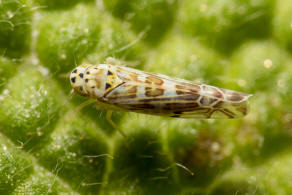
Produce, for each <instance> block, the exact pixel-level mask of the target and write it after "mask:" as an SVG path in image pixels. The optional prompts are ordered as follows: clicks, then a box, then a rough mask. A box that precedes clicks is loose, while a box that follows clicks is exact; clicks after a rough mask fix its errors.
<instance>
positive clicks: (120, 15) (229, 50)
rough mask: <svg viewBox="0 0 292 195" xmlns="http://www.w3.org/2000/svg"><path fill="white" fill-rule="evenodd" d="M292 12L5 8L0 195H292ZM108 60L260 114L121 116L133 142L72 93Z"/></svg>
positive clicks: (263, 4)
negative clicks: (82, 75) (74, 79)
mask: <svg viewBox="0 0 292 195" xmlns="http://www.w3.org/2000/svg"><path fill="white" fill-rule="evenodd" d="M291 6H292V4H291V3H290V1H289V0H279V1H274V0H268V1H266V0H248V1H244V0H223V1H215V0H198V1H192V0H184V1H176V0H148V1H142V0H138V1H134V0H130V1H126V0H104V1H102V0H97V1H94V0H74V1H63V0H59V1H55V0H54V1H49V0H2V1H1V0H0V194H131V195H132V194H145V195H146V194H186V195H189V194H196V195H199V194H200V195H201V194H212V195H217V194H227V195H229V194H230V195H231V194H232V195H233V194H271V195H276V194H277V195H278V194H283V195H286V194H292V182H291V177H292V172H291V171H292V169H291V166H292V153H291V148H292V93H291V91H292V68H291V67H292V56H291V51H292V49H291V48H292V41H291V37H292V36H291V32H292V31H291V29H292V28H291V21H292V20H291V18H292V13H291V8H292V7H291ZM109 57H112V58H114V59H107V58H109ZM107 60H111V62H113V60H115V63H117V64H122V65H128V66H133V67H134V68H137V69H141V70H145V71H150V72H155V73H161V74H166V75H169V76H173V77H179V78H183V79H188V80H191V81H194V82H202V83H206V84H210V85H214V86H219V87H223V88H228V89H233V90H238V91H243V92H246V93H251V94H253V96H252V97H251V98H250V100H251V109H250V113H249V115H248V116H246V117H244V118H242V119H235V120H203V119H202V120H199V119H188V120H187V119H175V118H167V117H158V116H150V115H143V114H136V113H130V112H129V113H124V112H114V113H113V117H112V119H113V121H114V122H115V123H116V124H117V125H118V126H119V128H120V129H122V130H123V131H124V132H125V133H126V134H127V139H125V138H123V137H122V136H121V135H120V134H119V133H118V131H116V130H115V129H114V128H113V127H112V126H111V125H110V124H109V123H108V122H107V121H106V117H105V114H106V111H104V110H97V109H96V107H95V105H94V104H92V105H89V106H86V107H84V108H82V109H80V105H81V104H82V103H84V102H85V101H86V100H87V98H85V97H81V96H79V95H73V94H72V93H71V89H72V88H71V86H70V82H69V79H68V77H69V73H70V71H71V70H72V69H73V68H74V67H75V66H77V65H80V64H83V63H91V64H99V63H105V62H106V61H107Z"/></svg>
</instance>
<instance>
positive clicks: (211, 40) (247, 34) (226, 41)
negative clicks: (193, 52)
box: [181, 0, 274, 54]
mask: <svg viewBox="0 0 292 195" xmlns="http://www.w3.org/2000/svg"><path fill="white" fill-rule="evenodd" d="M273 7H274V0H234V1H229V0H222V1H216V0H198V1H193V0H186V1H185V2H184V3H183V6H182V9H181V22H182V23H183V26H184V28H185V30H186V31H188V32H189V33H190V34H192V35H193V36H195V37H199V38H201V39H202V41H203V42H205V43H206V44H208V45H209V46H210V47H214V48H216V49H218V50H219V51H220V52H221V53H224V54H229V53H230V52H231V51H233V49H234V48H236V47H237V46H238V45H239V44H240V43H242V42H244V41H246V40H248V39H252V38H259V39H261V38H265V37H267V36H269V35H270V34H271V20H272V16H273Z"/></svg>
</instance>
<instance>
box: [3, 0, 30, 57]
mask: <svg viewBox="0 0 292 195" xmlns="http://www.w3.org/2000/svg"><path fill="white" fill-rule="evenodd" d="M28 2H29V1H28V0H4V1H0V55H1V56H9V57H15V58H19V57H21V56H22V55H24V54H25V53H27V52H28V50H29V48H30V45H31V24H32V13H33V9H32V7H31V6H30V4H29V3H28Z"/></svg>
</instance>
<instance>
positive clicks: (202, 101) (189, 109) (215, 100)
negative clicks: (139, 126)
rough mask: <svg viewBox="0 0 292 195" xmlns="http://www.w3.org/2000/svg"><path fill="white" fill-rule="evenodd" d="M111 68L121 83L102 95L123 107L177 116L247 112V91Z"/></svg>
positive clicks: (233, 114) (242, 113)
mask: <svg viewBox="0 0 292 195" xmlns="http://www.w3.org/2000/svg"><path fill="white" fill-rule="evenodd" d="M112 68H113V69H115V71H116V72H117V75H118V76H119V78H121V79H122V80H123V81H124V84H123V85H120V86H119V87H117V88H115V89H113V90H112V91H111V92H110V93H108V94H107V96H106V97H105V98H106V99H107V101H108V103H111V104H114V105H116V106H117V107H120V108H121V109H124V110H129V111H134V112H139V113H145V114H154V115H163V116H171V117H180V118H238V117H242V116H244V115H246V114H247V113H248V101H247V100H248V97H249V95H247V94H243V93H239V92H235V91H230V90H225V89H220V88H216V87H213V86H209V85H203V84H193V83H190V82H187V81H186V82H184V80H177V79H172V78H170V77H167V76H160V75H155V74H151V73H146V72H143V71H139V70H135V69H131V68H125V67H120V66H115V67H112Z"/></svg>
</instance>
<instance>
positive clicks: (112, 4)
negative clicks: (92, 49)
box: [104, 0, 178, 45]
mask: <svg viewBox="0 0 292 195" xmlns="http://www.w3.org/2000/svg"><path fill="white" fill-rule="evenodd" d="M104 4H105V6H106V7H107V9H108V10H109V11H110V12H111V13H112V14H113V15H114V16H116V17H117V18H119V19H120V20H123V21H128V22H129V23H130V25H131V26H132V28H133V30H135V31H136V33H138V34H139V33H140V34H141V33H142V34H143V33H147V34H146V36H145V38H146V41H147V42H148V43H150V44H153V45H156V44H157V42H159V41H160V39H161V38H162V37H163V35H164V34H165V33H166V32H167V31H168V30H169V28H170V27H171V25H172V23H173V21H174V18H175V15H176V12H177V6H178V4H177V0H171V1H169V0H159V1H155V0H154V1H152V0H151V1H144V0H109V1H104Z"/></svg>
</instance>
